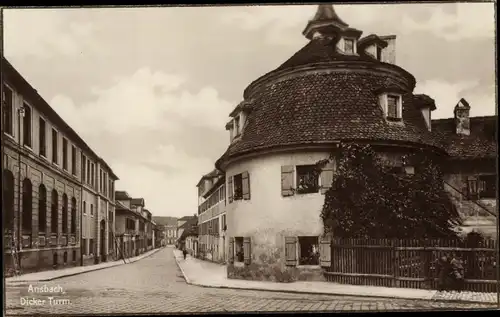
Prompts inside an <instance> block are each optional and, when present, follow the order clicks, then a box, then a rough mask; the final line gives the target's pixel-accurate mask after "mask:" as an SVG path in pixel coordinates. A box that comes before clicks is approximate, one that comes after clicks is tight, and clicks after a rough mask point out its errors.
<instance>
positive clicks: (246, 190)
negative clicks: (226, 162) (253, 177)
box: [241, 172, 250, 200]
mask: <svg viewBox="0 0 500 317" xmlns="http://www.w3.org/2000/svg"><path fill="white" fill-rule="evenodd" d="M241 183H242V195H243V199H244V200H249V199H250V175H249V174H248V172H243V173H241Z"/></svg>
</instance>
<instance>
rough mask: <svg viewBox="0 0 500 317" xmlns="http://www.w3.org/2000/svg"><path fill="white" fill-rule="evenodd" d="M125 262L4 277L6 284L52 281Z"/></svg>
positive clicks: (133, 260)
mask: <svg viewBox="0 0 500 317" xmlns="http://www.w3.org/2000/svg"><path fill="white" fill-rule="evenodd" d="M159 250H161V248H159V249H153V250H150V251H148V252H145V253H143V254H141V255H138V256H136V257H133V258H128V259H126V262H127V264H128V263H133V262H136V261H139V260H141V259H143V258H145V257H148V256H150V255H152V254H154V253H156V252H158V251H159ZM123 264H125V263H124V262H123V260H117V261H111V262H103V263H99V264H95V265H86V266H76V267H70V268H67V269H61V270H50V271H42V272H35V273H28V274H23V275H19V276H13V277H8V278H6V279H5V283H6V285H9V284H10V285H12V284H18V283H26V282H45V281H52V280H55V279H58V278H61V277H66V276H72V275H77V274H82V273H86V272H91V271H97V270H102V269H106V268H109V267H113V266H117V265H123Z"/></svg>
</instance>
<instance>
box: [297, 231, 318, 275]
mask: <svg viewBox="0 0 500 317" xmlns="http://www.w3.org/2000/svg"><path fill="white" fill-rule="evenodd" d="M310 237H316V236H314V235H312V236H297V242H296V246H295V258H296V259H297V265H296V266H295V267H296V268H320V267H321V260H320V259H318V264H313V265H310V264H300V257H299V255H300V238H310ZM317 238H318V248H319V245H320V243H321V241H320V240H321V239H320V236H317ZM318 253H319V249H318ZM320 258H321V254H320Z"/></svg>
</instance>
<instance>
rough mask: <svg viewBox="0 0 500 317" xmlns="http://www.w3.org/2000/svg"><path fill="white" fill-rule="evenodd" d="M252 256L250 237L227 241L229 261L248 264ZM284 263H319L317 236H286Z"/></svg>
mask: <svg viewBox="0 0 500 317" xmlns="http://www.w3.org/2000/svg"><path fill="white" fill-rule="evenodd" d="M251 258H252V253H251V239H250V238H249V237H234V238H231V239H230V241H229V263H234V262H244V263H245V264H250V261H251ZM285 261H286V262H285V263H286V265H287V266H296V265H319V264H320V252H319V237H317V236H304V237H286V238H285Z"/></svg>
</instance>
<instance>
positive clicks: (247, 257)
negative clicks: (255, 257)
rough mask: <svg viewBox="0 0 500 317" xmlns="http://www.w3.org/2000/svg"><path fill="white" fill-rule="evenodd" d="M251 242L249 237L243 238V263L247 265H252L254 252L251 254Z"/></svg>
mask: <svg viewBox="0 0 500 317" xmlns="http://www.w3.org/2000/svg"><path fill="white" fill-rule="evenodd" d="M251 251H252V250H251V240H250V238H249V237H245V238H243V261H244V263H245V264H247V265H248V264H250V262H251V260H252V252H251Z"/></svg>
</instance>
